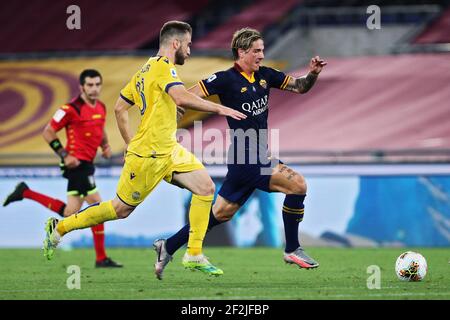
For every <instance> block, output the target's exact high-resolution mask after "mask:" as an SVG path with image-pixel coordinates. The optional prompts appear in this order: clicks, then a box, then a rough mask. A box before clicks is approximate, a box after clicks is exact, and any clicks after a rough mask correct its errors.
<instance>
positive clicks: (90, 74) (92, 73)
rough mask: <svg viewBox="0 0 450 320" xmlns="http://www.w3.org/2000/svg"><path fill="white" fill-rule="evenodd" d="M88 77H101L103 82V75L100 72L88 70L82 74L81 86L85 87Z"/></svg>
mask: <svg viewBox="0 0 450 320" xmlns="http://www.w3.org/2000/svg"><path fill="white" fill-rule="evenodd" d="M87 77H89V78H95V77H100V81H102V82H103V78H102V75H101V74H100V72H98V71H97V70H95V69H86V70H83V71H82V72H81V73H80V84H81V85H84V83H85V82H86V78H87Z"/></svg>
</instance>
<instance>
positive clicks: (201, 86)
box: [198, 80, 209, 97]
mask: <svg viewBox="0 0 450 320" xmlns="http://www.w3.org/2000/svg"><path fill="white" fill-rule="evenodd" d="M198 84H199V85H200V89H202V91H203V93H204V94H205V96H207V97H208V96H209V92H208V90H206V87H205V84H204V83H203V81H202V80H200V81H199V82H198Z"/></svg>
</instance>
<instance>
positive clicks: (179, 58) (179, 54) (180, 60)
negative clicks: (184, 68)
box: [175, 47, 186, 65]
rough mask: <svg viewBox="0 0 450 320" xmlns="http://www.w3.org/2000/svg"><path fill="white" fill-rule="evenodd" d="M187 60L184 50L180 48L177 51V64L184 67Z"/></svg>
mask: <svg viewBox="0 0 450 320" xmlns="http://www.w3.org/2000/svg"><path fill="white" fill-rule="evenodd" d="M185 60H186V57H185V55H184V54H183V48H182V47H179V48H178V49H177V51H175V64H178V65H183V64H184V61H185Z"/></svg>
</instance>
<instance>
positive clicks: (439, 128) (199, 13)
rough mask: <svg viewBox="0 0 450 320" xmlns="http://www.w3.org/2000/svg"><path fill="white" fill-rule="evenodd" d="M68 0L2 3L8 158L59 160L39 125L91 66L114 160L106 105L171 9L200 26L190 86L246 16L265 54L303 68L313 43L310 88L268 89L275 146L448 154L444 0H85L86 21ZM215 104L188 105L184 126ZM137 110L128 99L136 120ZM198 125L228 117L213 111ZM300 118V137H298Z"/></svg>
mask: <svg viewBox="0 0 450 320" xmlns="http://www.w3.org/2000/svg"><path fill="white" fill-rule="evenodd" d="M70 4H73V3H72V2H70V1H66V0H62V1H58V2H50V1H48V0H37V1H32V2H26V1H23V0H18V1H14V2H12V3H10V4H9V5H8V6H5V5H3V6H2V10H1V11H0V17H1V18H3V20H4V21H9V22H8V23H7V24H5V25H4V27H3V28H2V29H1V30H0V36H1V37H2V39H6V40H7V41H4V43H3V46H2V47H1V48H0V58H3V59H2V60H0V98H1V99H0V101H1V102H0V124H1V128H0V151H1V156H0V164H3V165H4V164H36V163H38V164H48V163H55V161H56V159H55V157H54V155H53V154H52V152H51V150H49V148H48V146H47V145H46V144H45V143H44V142H43V140H42V137H41V136H40V131H41V130H42V128H43V127H44V125H45V124H46V122H47V121H48V119H50V117H51V116H52V114H53V113H54V111H55V110H56V109H57V108H58V107H59V106H60V105H61V104H63V103H65V102H66V101H68V100H69V99H70V98H71V96H73V95H75V94H76V93H77V90H78V87H77V76H78V74H79V72H80V71H81V70H82V69H84V68H97V69H99V71H100V72H102V74H103V75H104V88H103V92H102V97H101V98H102V100H103V101H104V102H106V104H107V106H108V107H109V109H108V111H109V117H108V122H107V130H108V133H109V135H110V138H111V141H112V146H113V150H114V152H115V153H116V154H117V157H116V159H117V161H118V162H117V163H119V160H118V159H119V158H120V154H121V148H122V143H121V141H122V140H121V137H120V135H119V132H118V130H117V127H116V123H115V120H114V116H113V112H112V106H113V104H114V103H115V100H116V98H117V93H118V92H119V90H120V89H121V88H122V86H123V85H124V84H125V83H126V82H127V81H128V78H129V77H130V76H131V74H132V73H133V72H134V71H133V70H135V69H137V68H138V67H140V66H141V65H142V64H143V63H144V62H145V60H146V59H147V57H148V56H150V55H153V54H155V52H156V51H155V49H156V48H157V45H158V42H157V39H158V34H159V29H160V27H161V25H162V23H163V22H165V21H166V20H169V19H179V20H186V21H189V22H190V23H191V25H192V26H193V27H194V49H193V53H192V58H191V60H190V61H189V63H187V64H186V65H185V66H182V67H180V75H181V77H182V79H183V80H184V81H185V84H186V86H188V87H189V86H191V85H193V84H195V83H196V82H197V81H198V80H199V79H201V78H205V77H208V76H209V75H210V74H211V73H212V72H214V71H217V70H223V69H226V68H229V67H230V66H231V61H230V56H231V54H230V50H229V49H228V48H229V43H230V41H231V36H232V33H233V32H234V31H235V30H236V29H238V28H241V27H245V26H250V27H254V28H258V29H260V30H262V31H263V34H264V37H265V46H266V60H267V61H266V64H269V65H271V66H275V67H277V68H278V69H282V70H284V71H286V72H289V73H293V74H296V75H299V74H301V73H304V72H305V71H306V68H305V65H306V64H307V62H308V60H309V59H310V57H311V56H313V55H316V54H319V55H321V56H322V57H324V58H326V59H327V60H328V61H329V66H327V67H326V72H324V73H323V75H322V76H321V79H320V81H319V82H318V84H317V86H316V87H315V88H314V89H313V91H312V92H311V93H309V94H307V95H304V96H303V95H302V96H296V95H293V94H282V93H279V92H277V91H276V90H275V91H274V92H273V94H272V97H271V102H270V104H271V106H272V107H271V114H270V125H271V127H272V128H279V129H280V134H281V142H282V145H281V151H282V152H284V153H285V154H286V155H287V156H289V157H292V158H291V159H293V160H295V161H300V162H304V161H312V162H314V161H331V162H342V161H344V162H345V161H357V160H363V161H430V160H437V161H449V160H450V155H449V150H450V141H449V137H450V132H449V131H448V129H447V128H446V127H447V126H446V124H445V123H444V122H443V121H442V119H445V117H448V116H449V113H448V110H449V109H448V106H446V104H445V103H442V101H448V99H449V98H450V94H449V90H450V89H449V86H448V85H447V83H448V82H449V80H450V79H449V78H448V75H449V74H450V72H449V70H448V66H449V65H450V64H449V63H448V61H449V57H450V55H449V53H448V52H450V45H449V44H448V42H450V28H449V26H448V25H449V17H450V11H449V10H450V7H449V6H450V1H448V0H445V1H437V0H429V1H425V0H423V1H419V0H416V1H414V0H410V1H400V0H395V1H387V0H386V1H369V0H367V1H366V0H344V1H335V0H317V1H312V0H301V1H300V0H298V1H294V0H288V1H283V2H281V3H277V2H274V1H269V0H262V1H256V0H253V1H252V0H245V1H239V2H235V1H232V2H229V1H224V0H219V1H208V0H201V1H194V2H192V3H186V2H183V1H181V0H171V1H166V2H156V1H153V0H151V1H145V2H141V1H128V2H121V1H117V0H112V1H108V2H105V3H95V4H94V3H93V2H89V1H87V0H81V1H78V2H77V4H78V5H79V6H80V7H81V8H82V29H81V30H79V31H70V32H68V30H67V28H66V19H67V17H68V14H66V8H67V6H68V5H70ZM374 4H375V5H379V6H380V7H381V10H382V11H381V14H382V19H381V22H382V29H381V30H368V29H367V28H366V20H367V17H368V14H367V12H366V9H367V6H369V5H374ZM44 8H45V10H44ZM11 16H14V17H15V18H14V19H10V17H11ZM104 21H107V23H106V22H104ZM30 22H31V23H30ZM102 22H104V23H102ZM49 25H50V26H54V27H52V28H49V27H48V26H49ZM18 31H20V32H18ZM217 49H219V50H217ZM421 52H430V53H431V54H423V53H421ZM433 52H434V53H433ZM436 52H441V54H436ZM399 53H420V54H415V55H412V54H402V55H397V54H399ZM355 57H357V58H355ZM207 116H208V115H207V114H199V113H195V112H188V113H186V115H185V117H184V119H183V120H182V122H181V123H180V127H189V126H191V125H192V123H193V121H194V120H198V119H205V118H206V117H207ZM402 120H404V121H402ZM138 121H139V115H138V113H137V112H132V115H131V126H132V127H136V125H137V123H138ZM204 126H205V127H215V126H218V127H219V128H221V129H222V130H223V129H224V128H225V125H224V121H223V119H222V121H221V122H220V123H219V122H218V120H217V119H216V118H215V117H212V118H211V119H210V120H208V121H206V122H205V124H204ZM299 127H300V128H302V132H303V133H302V136H304V139H302V138H300V139H292V138H290V137H291V136H292V135H294V134H298V128H299ZM368 128H370V130H369V129H368ZM367 132H369V133H367ZM387 155H389V156H388V157H387ZM104 163H105V162H104ZM105 164H107V163H105Z"/></svg>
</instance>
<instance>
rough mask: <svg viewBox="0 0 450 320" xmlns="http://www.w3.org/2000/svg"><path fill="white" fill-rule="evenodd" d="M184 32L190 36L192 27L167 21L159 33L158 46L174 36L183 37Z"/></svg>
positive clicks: (183, 23)
mask: <svg viewBox="0 0 450 320" xmlns="http://www.w3.org/2000/svg"><path fill="white" fill-rule="evenodd" d="M186 32H188V33H190V34H192V27H191V26H190V25H189V23H186V22H183V21H177V20H172V21H167V22H166V23H164V25H163V26H162V28H161V31H160V32H159V44H160V45H161V44H163V43H165V42H166V41H167V40H168V39H169V38H171V37H173V36H174V35H184V34H185V33H186Z"/></svg>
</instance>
